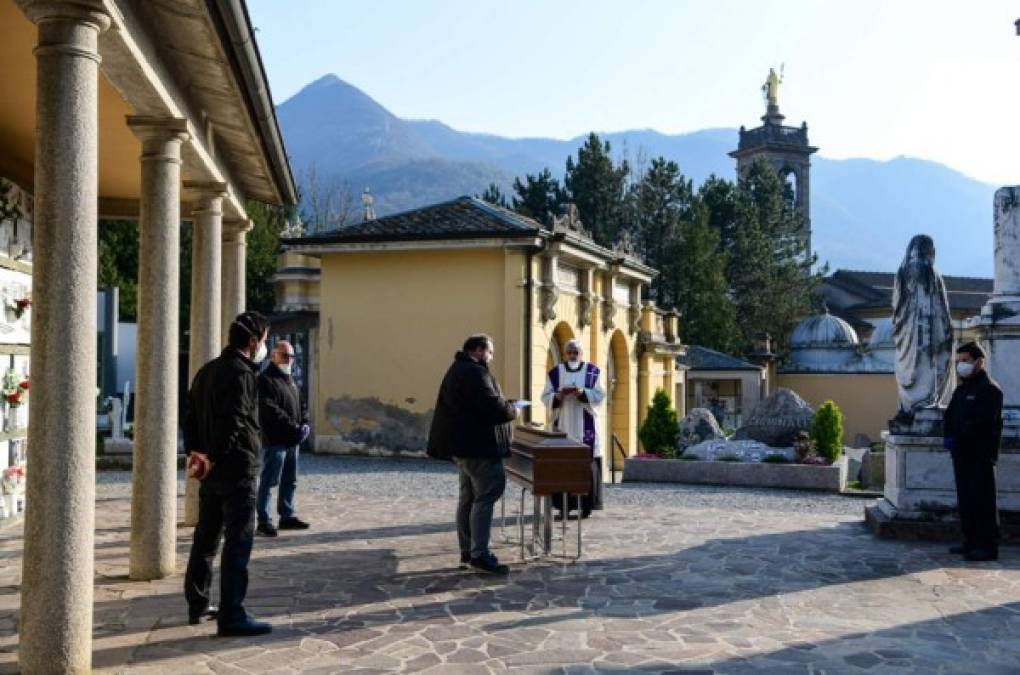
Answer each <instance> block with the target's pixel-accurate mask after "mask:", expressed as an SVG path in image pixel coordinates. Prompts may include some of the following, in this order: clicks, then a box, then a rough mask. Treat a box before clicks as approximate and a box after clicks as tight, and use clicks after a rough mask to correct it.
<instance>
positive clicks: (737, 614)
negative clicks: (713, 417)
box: [0, 457, 1020, 675]
mask: <svg viewBox="0 0 1020 675" xmlns="http://www.w3.org/2000/svg"><path fill="white" fill-rule="evenodd" d="M100 482H101V485H100V489H99V497H98V504H97V533H96V534H97V536H96V596H95V643H94V649H95V657H94V660H95V667H96V669H97V670H99V671H101V672H131V673H143V672H152V673H157V672H158V673H168V672H169V673H210V672H214V673H248V672H259V673H292V672H298V671H300V672H316V673H333V672H344V673H349V672H361V673H370V672H392V671H403V672H419V671H426V672H431V673H503V672H529V673H531V672H570V673H575V672H576V673H586V672H605V673H622V672H633V671H636V670H638V671H650V672H705V673H709V672H722V673H744V672H747V673H783V674H786V673H856V672H867V673H877V672H894V673H908V672H917V673H936V672H952V673H975V674H981V675H985V674H988V673H1020V641H1018V640H1017V636H1018V635H1020V550H1017V549H1004V556H1003V560H1002V561H1001V562H999V563H982V564H972V565H965V564H962V563H961V562H960V561H959V560H958V559H957V558H955V557H952V556H950V555H948V554H947V553H944V551H943V547H941V546H938V545H929V544H911V543H899V542H894V543H890V542H880V541H876V540H875V539H873V538H871V537H870V536H869V535H868V534H867V533H866V532H865V531H864V529H863V526H862V524H861V516H862V511H863V507H864V505H865V503H864V502H862V501H859V500H853V499H848V498H842V497H837V496H831V495H822V496H817V495H809V494H805V493H786V492H775V491H771V492H762V491H754V490H745V489H725V488H705V487H697V488H692V487H663V486H641V485H638V486H632V485H623V486H613V487H610V488H608V493H607V496H608V504H609V507H608V510H607V511H604V512H602V513H599V514H597V515H596V516H595V517H594V518H593V519H592V520H591V521H588V523H587V529H586V542H587V546H586V557H585V559H584V560H583V561H582V562H580V563H577V564H573V565H568V564H561V563H556V562H550V563H544V564H537V565H536V564H533V565H528V566H519V565H515V566H514V568H513V571H512V573H511V576H510V578H509V579H507V580H504V579H495V578H491V577H482V576H477V575H474V574H470V573H466V572H461V571H459V570H457V568H456V563H457V553H456V544H455V535H454V531H453V525H452V523H451V510H452V503H451V497H452V495H453V494H454V492H455V480H454V476H453V474H452V473H451V472H450V471H449V470H447V469H446V468H445V467H443V466H438V465H434V464H427V463H421V462H397V461H382V460H358V459H342V458H318V457H309V458H307V460H306V462H305V464H304V479H303V482H302V491H301V493H300V505H301V514H302V515H303V516H304V517H306V518H308V519H309V520H312V521H314V525H315V528H314V529H313V530H310V531H308V532H301V533H284V536H281V537H280V538H279V539H276V540H266V539H259V540H257V546H256V551H255V555H254V558H253V560H252V564H251V589H250V594H249V609H250V610H251V611H253V612H254V613H256V614H257V615H259V616H260V617H262V618H265V619H267V620H269V621H271V622H272V623H273V624H274V625H275V626H276V630H275V632H274V633H273V634H272V635H269V636H266V637H264V638H258V639H218V638H215V637H213V628H212V626H211V625H210V624H203V625H201V626H198V627H190V626H187V625H185V622H184V620H183V618H184V615H185V607H184V603H183V600H182V597H181V592H180V587H181V575H180V574H178V575H175V576H174V577H172V578H170V579H166V580H163V581H159V582H153V583H135V582H129V581H127V580H126V576H125V575H126V572H127V537H128V534H127V526H128V518H129V503H128V501H127V499H126V496H127V490H128V487H129V483H128V475H127V474H124V473H110V474H103V475H101V477H100ZM179 542H180V546H179V553H180V555H179V558H178V570H179V571H183V565H184V561H185V557H186V555H187V549H188V543H189V532H187V531H185V530H183V529H182V530H181V531H180V539H179ZM20 552H21V541H20V538H19V535H18V533H17V532H7V533H6V534H5V535H3V536H2V537H0V566H2V567H0V650H2V651H0V671H4V672H10V671H13V670H14V669H15V668H16V650H17V636H16V634H15V632H14V629H15V625H16V616H17V604H18V595H17V593H18V583H19V580H20ZM497 552H498V553H499V554H500V555H501V556H502V557H504V558H512V557H513V555H514V553H513V550H512V549H511V548H510V547H508V546H501V547H499V548H498V549H497Z"/></svg>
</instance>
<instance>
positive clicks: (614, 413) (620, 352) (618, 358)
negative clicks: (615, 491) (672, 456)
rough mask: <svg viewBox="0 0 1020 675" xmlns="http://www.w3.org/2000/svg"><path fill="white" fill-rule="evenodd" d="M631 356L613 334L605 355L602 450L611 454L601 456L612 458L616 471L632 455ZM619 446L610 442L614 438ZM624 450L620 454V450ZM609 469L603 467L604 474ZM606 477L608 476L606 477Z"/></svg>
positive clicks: (619, 335) (620, 336)
mask: <svg viewBox="0 0 1020 675" xmlns="http://www.w3.org/2000/svg"><path fill="white" fill-rule="evenodd" d="M630 381H631V377H630V354H628V351H627V338H625V337H624V336H623V333H622V332H620V331H616V332H615V333H613V337H612V339H611V340H610V341H609V350H608V353H607V355H606V369H605V387H606V411H605V412H606V419H605V425H606V432H605V433H606V442H605V443H604V444H603V447H604V448H606V449H607V450H609V449H611V452H603V453H602V454H603V456H604V457H606V458H607V459H608V458H609V457H612V458H613V461H615V464H616V467H617V468H618V469H619V468H622V465H623V459H624V458H625V457H626V455H629V454H633V453H634V449H633V448H631V447H629V446H630V437H631V433H630V386H631V385H630ZM614 436H615V437H616V439H618V440H619V443H617V442H616V441H614V440H613V437H614ZM621 445H622V446H623V451H621V450H620V446H621ZM610 468H611V466H607V467H605V469H606V470H608V469H610ZM606 475H608V473H606Z"/></svg>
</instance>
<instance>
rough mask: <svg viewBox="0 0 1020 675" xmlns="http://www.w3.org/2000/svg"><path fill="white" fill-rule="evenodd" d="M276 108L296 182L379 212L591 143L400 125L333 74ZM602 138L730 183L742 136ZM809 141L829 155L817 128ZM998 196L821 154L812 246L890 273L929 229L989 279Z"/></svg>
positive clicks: (984, 187)
mask: <svg viewBox="0 0 1020 675" xmlns="http://www.w3.org/2000/svg"><path fill="white" fill-rule="evenodd" d="M277 110H278V115H279V119H280V125H281V127H282V129H283V134H284V138H285V141H286V145H287V150H288V152H289V153H290V155H291V161H292V163H293V165H294V169H295V171H296V172H297V173H298V175H299V176H300V175H302V173H303V171H304V170H306V169H307V167H308V166H309V165H310V164H311V163H312V162H314V163H315V165H316V167H317V169H318V171H319V173H320V174H321V175H327V174H335V175H338V176H341V177H343V178H344V179H346V180H347V181H349V183H350V185H351V188H352V189H353V190H354V191H360V190H361V189H363V188H364V187H365V186H369V187H371V189H372V192H373V194H374V195H375V196H376V212H377V213H378V214H380V215H384V214H386V213H392V212H395V211H399V210H403V209H407V208H413V207H415V206H420V205H423V204H428V203H431V202H435V201H439V200H442V199H448V198H451V197H455V196H458V195H462V194H477V193H480V192H481V191H482V190H484V189H485V187H486V186H487V185H488V184H489V183H493V182H494V183H497V184H499V185H501V186H502V187H503V188H504V190H505V191H507V192H509V187H510V185H511V184H512V182H513V178H514V177H515V176H519V175H522V174H524V173H534V172H536V171H539V170H541V169H542V168H544V167H549V168H550V169H551V170H552V171H553V172H554V173H556V174H557V175H559V174H562V172H563V165H564V162H565V160H566V157H567V155H569V154H572V153H574V152H575V151H576V149H577V148H578V147H579V146H580V145H581V143H582V142H583V141H584V137H577V138H573V139H570V140H565V141H564V140H556V139H548V138H520V139H514V138H505V137H502V136H495V135H491V134H478V133H466V132H461V131H457V130H455V129H452V128H450V127H449V126H447V125H445V124H443V123H442V122H439V121H435V120H403V119H401V118H399V117H397V116H395V115H393V114H392V113H391V112H389V111H388V110H386V109H385V108H384V107H382V106H381V105H379V104H378V103H376V102H375V101H374V100H373V99H372V98H371V97H369V96H368V95H367V94H365V93H364V92H362V91H361V90H359V89H357V88H356V87H353V86H351V85H349V84H347V83H345V82H343V81H342V80H341V79H339V78H338V77H336V76H335V75H327V76H325V77H323V78H320V79H318V80H316V81H315V82H313V83H311V84H309V85H308V86H307V87H305V88H304V89H302V90H301V91H300V92H298V93H297V94H296V95H295V96H293V97H292V98H290V99H288V100H287V101H285V102H284V103H282V104H281V105H280V106H279V107H278V109H277ZM754 122H755V120H748V124H749V125H750V124H752V123H754ZM809 122H810V121H809ZM602 136H603V137H604V138H606V139H607V140H609V141H610V142H611V143H612V146H613V151H614V153H616V154H618V155H619V156H625V157H627V158H628V159H629V160H630V161H631V162H632V163H634V162H639V161H640V160H641V158H642V157H643V158H644V159H645V160H646V161H647V160H649V159H651V158H653V157H657V156H659V155H663V156H665V157H668V158H670V159H673V160H675V161H676V162H677V163H678V164H679V165H680V166H681V168H682V170H683V171H684V173H685V174H687V175H688V176H689V177H690V178H692V179H693V180H694V182H695V184H698V183H700V182H701V181H703V180H704V179H705V178H707V177H708V176H709V175H711V174H713V173H714V174H716V175H719V176H723V177H727V178H731V177H732V176H733V172H734V165H733V160H732V159H730V158H729V157H728V156H727V155H726V153H727V152H729V151H730V150H732V149H733V148H734V147H735V145H736V142H737V131H736V130H735V129H707V130H703V131H697V132H693V133H688V134H678V135H669V134H662V133H659V132H657V131H653V130H647V129H644V130H631V131H622V132H610V133H603V134H602ZM812 141H813V142H814V143H815V144H817V145H820V146H821V152H822V153H824V152H825V144H824V137H822V134H820V133H819V132H818V131H817V130H813V131H812ZM993 192H994V187H993V186H991V185H988V184H985V183H981V182H979V181H976V180H973V179H971V178H968V177H967V176H965V175H963V174H961V173H959V172H958V171H955V170H953V169H951V168H949V167H946V166H943V165H941V164H938V163H935V162H930V161H926V160H920V159H909V158H897V159H894V160H890V161H886V162H881V161H876V160H870V159H851V160H834V159H827V158H825V157H819V156H817V155H816V156H815V158H814V159H813V165H812V172H811V200H812V204H811V218H812V225H813V230H814V247H815V250H816V251H817V252H818V254H819V257H820V258H821V259H822V260H823V261H828V262H829V264H830V266H831V267H833V268H849V269H864V270H892V269H895V268H896V267H897V266H898V265H899V262H900V259H901V257H902V255H903V251H904V249H905V248H906V244H907V242H908V241H909V239H910V237H911V236H913V235H914V234H917V233H919V232H925V233H928V234H930V235H932V236H933V237H934V238H935V241H936V244H937V245H938V246H939V249H940V252H941V255H940V256H939V260H938V265H939V268H940V269H941V270H942V271H943V272H945V273H947V274H956V275H969V276H990V275H991V274H992V232H991V230H992V226H991V222H992V212H991V204H992V193H993ZM950 253H951V254H950Z"/></svg>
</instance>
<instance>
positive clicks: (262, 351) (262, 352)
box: [252, 342, 269, 363]
mask: <svg viewBox="0 0 1020 675" xmlns="http://www.w3.org/2000/svg"><path fill="white" fill-rule="evenodd" d="M268 354H269V350H268V349H266V343H265V342H260V343H259V349H258V351H257V352H255V358H253V359H252V361H254V362H255V363H262V362H263V361H265V360H266V355H268Z"/></svg>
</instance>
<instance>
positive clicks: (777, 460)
mask: <svg viewBox="0 0 1020 675" xmlns="http://www.w3.org/2000/svg"><path fill="white" fill-rule="evenodd" d="M761 461H762V463H763V464H789V463H790V460H789V459H788V458H787V457H786V455H781V454H779V453H771V454H768V455H765V457H763V458H762V460H761Z"/></svg>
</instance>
